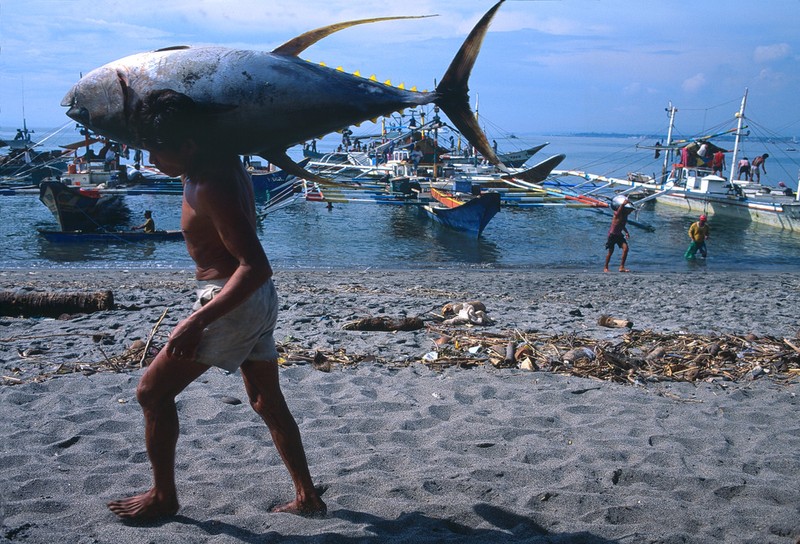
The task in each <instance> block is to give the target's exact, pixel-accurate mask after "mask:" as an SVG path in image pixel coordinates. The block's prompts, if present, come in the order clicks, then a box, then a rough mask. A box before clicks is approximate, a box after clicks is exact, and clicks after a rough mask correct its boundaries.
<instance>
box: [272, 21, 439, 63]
mask: <svg viewBox="0 0 800 544" xmlns="http://www.w3.org/2000/svg"><path fill="white" fill-rule="evenodd" d="M426 17H436V15H409V16H401V17H376V18H373V19H359V20H357V21H347V22H344V23H336V24H334V25H328V26H323V27H322V28H317V29H316V30H309V31H308V32H304V33H303V34H300V35H299V36H297V37H296V38H292V39H291V40H289V41H288V42H286V43H284V44H283V45H281V46H278V47H276V48H275V49H273V50H272V52H273V53H274V54H276V55H286V56H291V57H296V56H297V55H299V54H300V53H302V52H303V51H304V50H306V49H307V48H309V47H311V46H312V45H314V44H315V43H317V42H318V41H320V40H321V39H322V38H325V37H327V36H330V35H331V34H333V33H334V32H338V31H340V30H344V29H345V28H350V27H351V26H356V25H364V24H367V23H377V22H380V21H394V20H396V19H424V18H426Z"/></svg>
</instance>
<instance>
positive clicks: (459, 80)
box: [435, 0, 508, 171]
mask: <svg viewBox="0 0 800 544" xmlns="http://www.w3.org/2000/svg"><path fill="white" fill-rule="evenodd" d="M503 1H504V0H500V2H498V3H497V4H495V5H494V6H493V7H492V9H490V10H489V11H488V12H486V15H484V16H483V17H482V18H481V20H480V21H478V24H476V25H475V28H473V29H472V32H470V33H469V36H467V39H466V40H464V44H463V45H462V46H461V49H459V50H458V53H457V54H456V56H455V58H454V59H453V62H451V63H450V67H449V68H448V69H447V72H445V74H444V77H443V78H442V81H441V82H440V83H439V85H438V86H437V87H436V93H437V94H438V95H439V97H438V98H437V99H436V101H435V102H436V104H437V105H438V106H439V107H441V108H442V110H444V112H445V114H447V117H449V118H450V120H451V121H452V122H453V124H454V125H455V126H456V128H458V130H459V131H461V133H462V134H463V135H464V137H466V138H467V140H469V143H471V144H472V145H473V146H474V147H475V149H477V150H478V151H479V152H480V154H481V155H483V156H484V157H486V159H488V160H489V162H491V163H492V164H495V165H497V166H498V167H499V168H501V169H502V170H505V171H508V169H507V168H506V166H505V165H504V164H503V163H502V162H500V159H498V158H497V155H495V153H494V150H493V149H492V146H491V145H489V141H488V140H487V139H486V135H485V134H484V133H483V131H482V130H481V127H480V126H479V125H478V121H477V120H476V119H475V115H474V114H473V113H472V111H471V110H470V108H469V95H468V94H467V93H468V92H469V85H468V81H469V75H470V74H471V73H472V67H473V66H474V65H475V59H477V58H478V52H479V51H480V50H481V44H482V43H483V38H484V36H486V31H487V30H488V29H489V24H490V23H491V22H492V18H493V17H494V14H495V13H496V12H497V10H498V9H500V6H501V4H502V3H503Z"/></svg>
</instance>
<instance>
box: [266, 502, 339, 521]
mask: <svg viewBox="0 0 800 544" xmlns="http://www.w3.org/2000/svg"><path fill="white" fill-rule="evenodd" d="M271 512H274V513H276V514H277V513H286V514H296V515H298V516H303V517H306V518H321V517H323V516H324V515H325V514H327V513H328V506H327V505H326V504H325V503H324V502H323V500H322V499H320V498H316V499H314V500H306V501H305V502H304V503H300V502H299V501H298V500H293V501H292V502H289V503H286V504H281V505H278V506H275V507H273V508H272V510H271Z"/></svg>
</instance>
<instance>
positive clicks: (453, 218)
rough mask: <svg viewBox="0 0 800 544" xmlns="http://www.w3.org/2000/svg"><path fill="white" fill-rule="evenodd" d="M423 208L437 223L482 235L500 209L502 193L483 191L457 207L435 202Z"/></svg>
mask: <svg viewBox="0 0 800 544" xmlns="http://www.w3.org/2000/svg"><path fill="white" fill-rule="evenodd" d="M423 209H424V210H425V211H426V212H427V213H428V215H429V216H430V217H431V218H432V219H433V220H434V221H436V222H437V223H441V224H442V225H444V226H446V227H449V228H451V229H454V230H457V231H461V232H465V233H468V234H472V235H474V236H480V235H481V233H482V232H483V229H485V228H486V225H488V224H489V221H491V220H492V218H493V217H494V216H495V215H497V212H499V211H500V195H499V194H498V193H483V194H481V195H480V196H477V197H475V198H473V199H471V200H468V201H466V202H465V203H464V204H461V205H460V206H457V207H455V208H445V207H439V206H435V205H433V204H431V205H426V206H423Z"/></svg>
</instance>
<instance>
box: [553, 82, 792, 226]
mask: <svg viewBox="0 0 800 544" xmlns="http://www.w3.org/2000/svg"><path fill="white" fill-rule="evenodd" d="M746 104H747V90H746V89H745V93H744V96H743V98H742V102H741V106H740V108H739V111H738V112H737V114H736V118H737V126H736V128H735V129H731V130H728V131H725V132H723V133H721V134H729V133H733V134H735V143H734V148H733V154H732V158H731V160H730V163H729V172H730V173H729V175H728V177H727V178H724V177H721V176H719V175H715V174H714V172H713V170H712V168H711V167H710V166H709V165H706V164H697V162H696V158H695V157H692V156H691V154H688V155H689V157H688V158H689V160H688V161H685V162H684V161H683V160H680V161H679V162H674V159H673V157H674V156H675V153H677V152H678V151H680V150H681V149H682V148H684V147H686V146H687V145H692V143H694V144H695V147H696V142H699V141H701V140H702V141H706V140H708V139H710V138H713V137H715V136H719V134H715V135H711V136H705V137H701V138H695V139H694V140H693V141H691V142H689V143H688V144H687V143H686V141H680V142H678V141H673V140H672V131H673V127H674V120H675V113H676V112H677V109H676V108H674V107H672V105H670V107H669V108H668V109H667V111H668V112H669V115H670V124H669V132H668V134H667V140H666V143H665V144H664V145H659V146H657V147H650V146H642V147H643V148H646V149H656V150H658V151H664V152H665V155H664V165H663V168H662V173H661V177H660V179H659V178H656V177H654V176H647V175H644V174H640V173H630V174H628V177H627V179H622V178H614V177H606V176H602V175H595V174H590V173H587V172H582V171H575V170H554V171H553V174H554V175H555V176H559V177H566V176H576V177H580V178H583V180H584V183H587V184H591V187H592V189H591V191H592V192H598V191H603V190H619V189H620V188H622V187H624V189H621V192H622V193H625V194H631V193H634V192H641V193H642V194H644V195H646V196H644V197H643V198H641V199H638V201H637V202H638V204H642V203H644V202H646V201H648V200H655V201H656V203H657V204H659V205H660V204H663V205H668V206H673V207H679V208H682V209H684V210H687V211H689V212H692V213H693V214H700V213H703V214H706V215H719V216H725V217H730V218H733V219H738V220H741V221H747V222H752V223H761V224H765V225H770V226H773V227H777V228H780V229H784V230H788V231H792V232H800V181H798V187H797V190H796V191H793V190H792V189H790V188H788V187H782V188H771V187H767V186H764V185H761V184H759V183H753V182H751V181H749V180H739V179H737V178H736V174H737V156H738V153H739V149H740V146H741V139H742V137H743V136H745V133H744V130H745V129H746V128H747V127H746V126H745V125H744V121H745V106H746ZM723 151H724V150H723ZM670 165H671V168H670ZM578 187H580V184H579V185H576V186H575V188H578ZM585 194H588V192H587V193H585ZM638 204H637V207H638Z"/></svg>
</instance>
